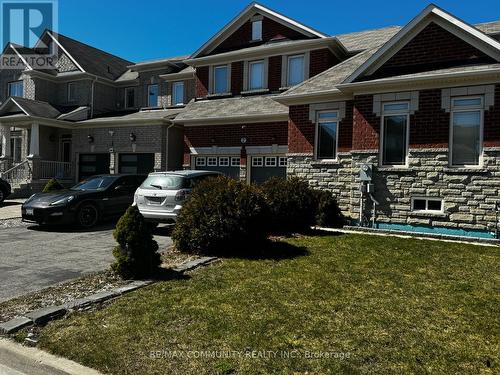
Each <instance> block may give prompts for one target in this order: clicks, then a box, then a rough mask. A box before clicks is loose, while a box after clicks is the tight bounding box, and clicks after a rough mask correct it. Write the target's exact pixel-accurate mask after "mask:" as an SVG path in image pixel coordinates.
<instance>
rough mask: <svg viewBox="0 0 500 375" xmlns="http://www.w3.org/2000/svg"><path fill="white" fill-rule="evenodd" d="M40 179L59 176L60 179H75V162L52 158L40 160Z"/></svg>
mask: <svg viewBox="0 0 500 375" xmlns="http://www.w3.org/2000/svg"><path fill="white" fill-rule="evenodd" d="M39 165H40V171H38V172H39V173H37V175H38V176H39V178H40V179H47V178H57V179H58V180H65V179H73V177H74V168H73V163H67V162H63V161H52V160H40V164H39Z"/></svg>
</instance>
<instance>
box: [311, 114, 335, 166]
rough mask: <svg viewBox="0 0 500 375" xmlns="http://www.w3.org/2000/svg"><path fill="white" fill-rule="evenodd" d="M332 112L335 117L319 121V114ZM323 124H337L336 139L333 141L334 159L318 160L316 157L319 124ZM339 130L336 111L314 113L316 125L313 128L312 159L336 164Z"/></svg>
mask: <svg viewBox="0 0 500 375" xmlns="http://www.w3.org/2000/svg"><path fill="white" fill-rule="evenodd" d="M329 112H334V113H335V114H336V116H335V117H330V118H328V119H322V120H321V121H320V119H319V115H320V114H321V113H329ZM323 122H336V123H337V137H336V139H335V157H334V158H319V156H318V146H319V124H320V123H323ZM339 128H340V117H339V110H338V109H325V110H321V111H316V123H315V127H314V159H315V160H322V161H325V162H336V161H337V160H338V154H339Z"/></svg>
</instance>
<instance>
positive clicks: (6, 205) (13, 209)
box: [0, 199, 26, 220]
mask: <svg viewBox="0 0 500 375" xmlns="http://www.w3.org/2000/svg"><path fill="white" fill-rule="evenodd" d="M25 200H26V199H7V200H5V201H4V202H3V203H0V220H6V219H16V218H19V217H21V205H22V204H23V202H24V201H25Z"/></svg>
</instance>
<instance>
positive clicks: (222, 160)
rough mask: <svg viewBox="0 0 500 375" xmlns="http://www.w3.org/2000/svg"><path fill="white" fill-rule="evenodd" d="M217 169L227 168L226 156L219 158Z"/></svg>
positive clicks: (227, 159) (227, 160)
mask: <svg viewBox="0 0 500 375" xmlns="http://www.w3.org/2000/svg"><path fill="white" fill-rule="evenodd" d="M219 167H229V158H228V157H227V156H221V157H220V158H219Z"/></svg>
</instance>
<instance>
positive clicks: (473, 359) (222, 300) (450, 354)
mask: <svg viewBox="0 0 500 375" xmlns="http://www.w3.org/2000/svg"><path fill="white" fill-rule="evenodd" d="M276 246H277V249H276V251H275V252H274V253H272V254H270V256H269V258H271V259H259V260H248V259H224V260H223V261H221V262H219V263H217V264H214V265H212V266H210V267H208V268H205V269H201V270H198V271H196V272H194V273H192V274H191V275H190V278H189V279H184V280H170V281H164V282H159V283H157V284H155V285H152V286H150V287H148V288H145V289H143V290H140V291H138V292H134V293H131V294H129V295H127V296H125V297H123V298H120V299H118V300H117V301H115V302H114V303H112V304H111V305H109V306H107V307H105V308H103V309H101V310H99V311H96V312H92V313H79V314H75V315H73V316H71V317H70V318H69V319H65V320H60V321H56V322H53V323H51V324H49V325H48V326H47V327H46V328H45V329H44V330H42V334H41V347H42V348H44V349H46V350H48V351H50V352H53V353H57V354H60V355H63V356H65V357H68V358H71V359H73V360H76V361H78V362H80V363H82V364H84V365H87V366H91V367H94V368H97V369H99V370H101V371H103V372H109V373H113V374H197V375H198V374H217V373H220V374H232V373H236V374H294V373H297V374H304V373H307V374H328V373H332V374H334V373H335V374H337V373H353V374H356V373H363V374H364V373H367V372H371V373H383V374H386V373H398V374H401V373H446V374H451V373H460V374H465V373H485V374H489V373H495V372H496V373H498V372H499V368H500V367H499V360H500V358H499V357H500V346H499V342H500V323H499V317H500V297H499V296H500V287H499V285H500V284H499V275H500V271H499V270H500V251H499V249H498V248H496V247H478V246H472V245H464V244H454V243H453V244H452V243H444V242H437V241H424V240H416V239H401V238H395V237H378V236H365V235H342V236H323V237H321V236H318V237H303V238H296V239H289V240H287V241H286V244H281V245H280V244H277V245H276ZM283 253H288V254H290V256H289V257H283V258H281V259H280V254H283ZM151 351H157V352H159V353H158V354H157V355H159V356H160V357H161V358H152V356H151ZM264 351H273V352H274V353H264ZM214 354H217V355H218V356H219V357H222V358H210V357H211V356H212V357H213V355H214ZM311 355H315V356H322V358H307V356H311ZM287 356H288V357H289V358H286V357H287ZM327 357H330V358H327Z"/></svg>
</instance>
